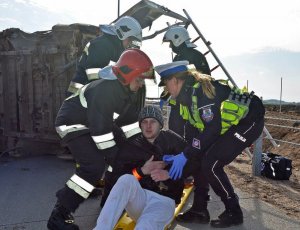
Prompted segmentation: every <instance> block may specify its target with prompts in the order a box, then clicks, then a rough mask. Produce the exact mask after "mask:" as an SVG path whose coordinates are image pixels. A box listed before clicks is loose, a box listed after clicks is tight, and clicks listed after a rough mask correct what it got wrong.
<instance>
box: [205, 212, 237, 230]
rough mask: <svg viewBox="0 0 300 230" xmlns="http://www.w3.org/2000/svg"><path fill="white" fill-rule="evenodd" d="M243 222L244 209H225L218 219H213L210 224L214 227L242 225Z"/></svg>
mask: <svg viewBox="0 0 300 230" xmlns="http://www.w3.org/2000/svg"><path fill="white" fill-rule="evenodd" d="M242 223H243V212H242V210H241V209H240V208H239V209H236V210H230V209H227V210H225V211H224V212H223V213H222V214H221V215H219V217H218V219H217V220H212V221H211V222H210V225H211V226H212V227H214V228H227V227H230V226H233V225H240V224H242Z"/></svg>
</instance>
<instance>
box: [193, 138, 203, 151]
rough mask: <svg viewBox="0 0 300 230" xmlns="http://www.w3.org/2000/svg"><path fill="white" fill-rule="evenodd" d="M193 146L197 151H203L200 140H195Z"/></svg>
mask: <svg viewBox="0 0 300 230" xmlns="http://www.w3.org/2000/svg"><path fill="white" fill-rule="evenodd" d="M192 146H193V147H194V148H196V149H201V143H200V140H198V139H196V138H194V139H193V143H192Z"/></svg>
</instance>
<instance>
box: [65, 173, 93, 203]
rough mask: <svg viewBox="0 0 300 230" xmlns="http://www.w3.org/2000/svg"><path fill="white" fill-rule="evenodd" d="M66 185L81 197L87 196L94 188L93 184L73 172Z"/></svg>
mask: <svg viewBox="0 0 300 230" xmlns="http://www.w3.org/2000/svg"><path fill="white" fill-rule="evenodd" d="M66 184H67V186H68V187H69V188H70V189H72V190H73V191H75V192H76V193H77V194H79V195H80V196H82V197H83V198H85V199H86V198H88V197H89V195H90V193H91V192H92V191H93V190H94V188H95V187H94V186H93V185H91V184H90V183H88V182H87V181H85V180H84V179H82V178H80V177H79V176H77V175H76V174H74V175H73V176H72V177H71V178H70V180H68V181H67V183H66Z"/></svg>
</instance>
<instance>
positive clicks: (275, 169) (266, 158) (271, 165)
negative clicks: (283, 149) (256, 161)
mask: <svg viewBox="0 0 300 230" xmlns="http://www.w3.org/2000/svg"><path fill="white" fill-rule="evenodd" d="M261 165H262V168H261V175H262V176H265V177H268V178H271V179H274V180H288V179H289V178H290V176H291V175H292V161H291V160H290V159H288V158H286V157H283V156H280V155H278V154H274V153H262V158H261Z"/></svg>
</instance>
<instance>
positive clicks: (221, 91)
mask: <svg viewBox="0 0 300 230" xmlns="http://www.w3.org/2000/svg"><path fill="white" fill-rule="evenodd" d="M212 84H213V86H214V87H215V91H216V96H215V97H214V98H213V99H210V98H208V97H206V96H205V94H204V93H203V90H202V87H201V84H200V85H199V87H193V86H194V82H189V81H186V83H185V85H184V86H183V88H182V90H181V92H180V94H179V95H178V97H177V98H176V103H179V104H181V105H184V107H185V108H186V109H188V111H189V114H191V115H192V116H193V117H194V114H193V112H194V111H195V110H197V111H198V116H199V118H200V119H201V122H202V123H203V125H204V128H203V129H202V130H201V129H197V128H195V126H193V125H192V124H191V123H190V122H187V124H186V126H185V138H186V140H187V141H188V145H187V147H186V148H185V150H184V151H183V152H184V154H185V156H186V157H187V158H189V159H191V158H195V159H196V158H199V157H201V154H204V153H205V151H206V150H207V149H208V148H209V147H210V146H211V145H212V144H213V143H214V142H215V141H216V140H217V139H218V138H219V137H220V135H222V133H221V131H222V114H221V107H222V106H221V105H222V103H223V102H224V101H225V100H227V99H228V97H229V95H230V92H231V91H232V89H231V87H229V86H228V85H226V84H221V83H220V82H219V81H212ZM193 96H194V97H197V105H196V108H195V107H194V106H193V102H192V98H193ZM182 112H183V111H181V113H182ZM264 112H265V110H264V106H263V104H262V102H261V100H260V99H259V98H258V97H257V96H255V95H254V96H253V98H252V100H251V102H250V105H249V110H248V113H247V115H246V116H245V117H244V118H242V120H240V122H243V120H246V119H252V120H253V121H256V120H258V119H260V118H261V117H263V116H264ZM229 144H230V143H229ZM224 148H226V146H224Z"/></svg>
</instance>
